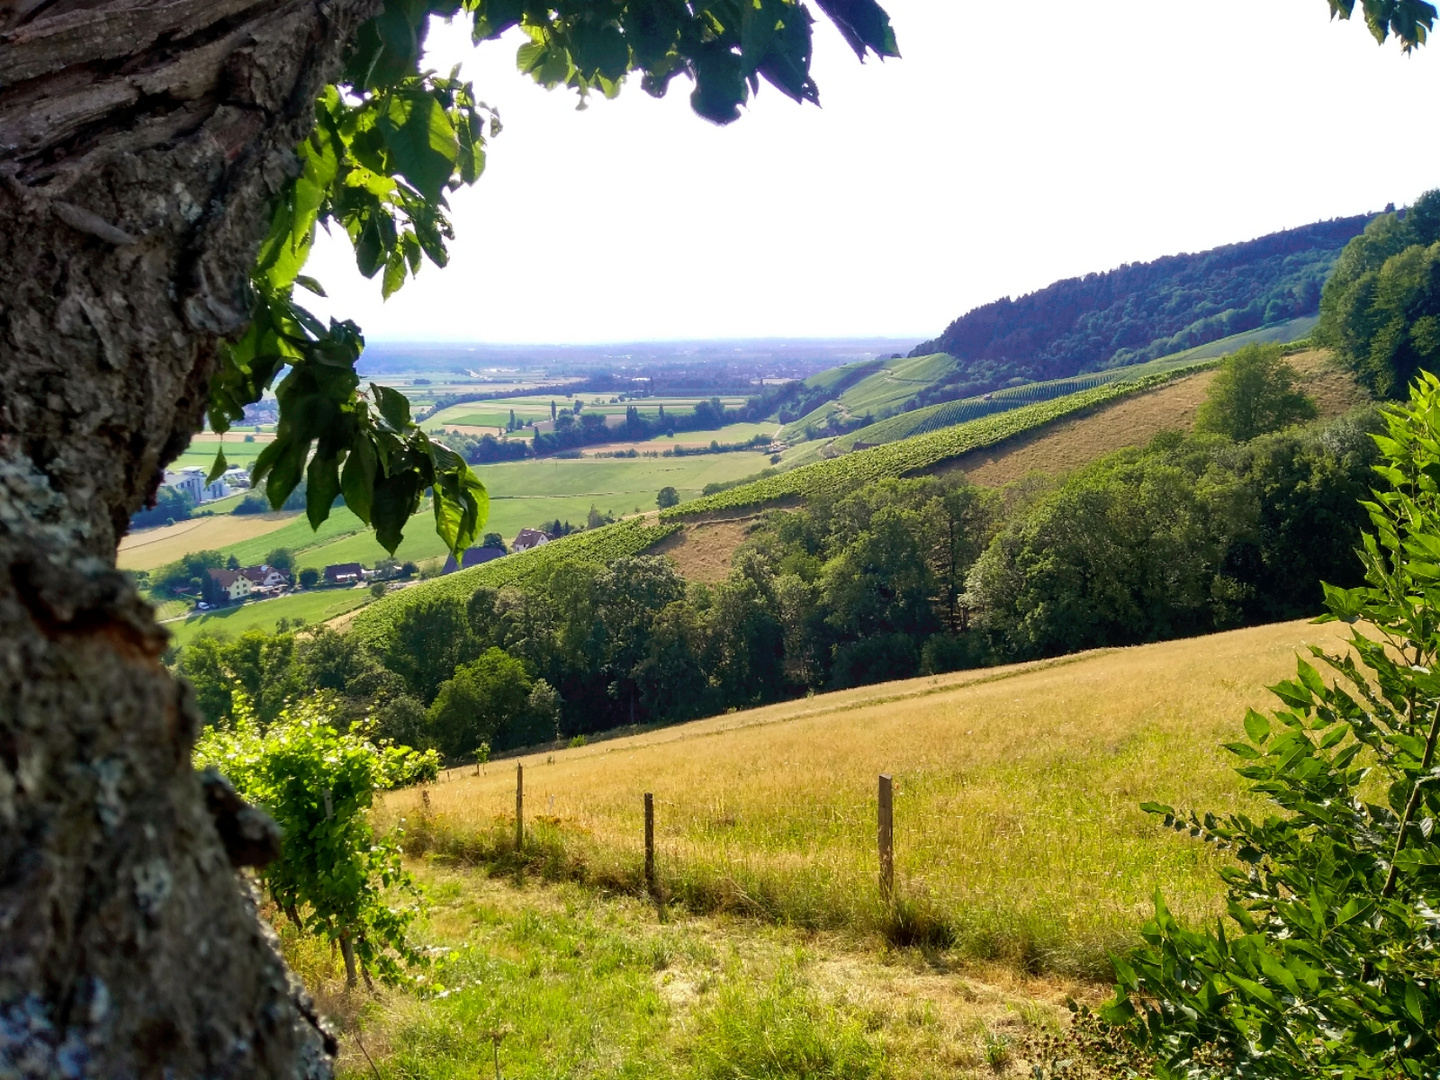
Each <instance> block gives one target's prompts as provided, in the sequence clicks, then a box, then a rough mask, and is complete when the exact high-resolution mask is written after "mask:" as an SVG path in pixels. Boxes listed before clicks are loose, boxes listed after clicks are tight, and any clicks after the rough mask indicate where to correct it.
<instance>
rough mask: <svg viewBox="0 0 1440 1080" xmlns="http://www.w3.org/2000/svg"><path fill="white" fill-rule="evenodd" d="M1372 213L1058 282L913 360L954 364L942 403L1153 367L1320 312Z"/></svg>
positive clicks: (984, 311)
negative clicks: (1021, 382) (1016, 382)
mask: <svg viewBox="0 0 1440 1080" xmlns="http://www.w3.org/2000/svg"><path fill="white" fill-rule="evenodd" d="M1373 216H1374V215H1361V216H1358V217H1349V218H1336V219H1334V220H1332V221H1321V222H1316V223H1314V224H1312V225H1306V226H1303V227H1301V228H1298V229H1289V230H1287V231H1285V232H1278V233H1272V234H1271V235H1269V236H1263V237H1260V238H1259V239H1257V240H1250V241H1247V242H1245V243H1240V244H1227V245H1225V246H1224V247H1218V248H1214V249H1212V250H1210V251H1203V252H1200V253H1198V254H1194V255H1171V256H1167V257H1165V258H1162V259H1157V260H1155V261H1154V262H1149V263H1132V264H1127V265H1125V266H1121V267H1119V268H1117V269H1115V270H1110V271H1108V272H1106V273H1099V274H1087V275H1085V276H1084V277H1080V278H1069V279H1067V280H1064V281H1057V282H1055V283H1054V284H1053V285H1050V286H1048V287H1046V288H1044V289H1041V290H1039V291H1038V292H1034V293H1030V294H1028V295H1026V296H1022V297H1020V298H1019V299H1011V298H1009V297H1004V298H1002V299H1000V300H995V301H993V302H991V303H989V304H985V305H983V306H981V307H978V308H975V309H974V310H972V311H970V312H967V313H966V314H965V315H962V316H961V317H960V318H958V319H956V320H955V321H954V322H952V323H951V324H950V325H949V326H948V327H947V328H946V329H945V332H944V333H942V334H941V335H940V336H939V337H937V338H935V339H933V340H931V341H926V342H923V343H921V344H920V345H917V346H916V347H915V349H914V350H913V351H912V352H911V355H912V356H925V355H928V354H930V353H936V352H944V353H948V354H949V355H951V356H953V357H955V358H956V359H957V361H958V362H959V364H958V367H957V371H956V375H955V376H954V378H953V379H952V380H951V381H950V382H948V383H946V384H942V385H937V386H936V387H935V388H934V389H933V390H932V391H931V393H932V394H934V395H936V397H935V398H934V400H950V399H953V398H958V397H965V396H968V395H970V394H975V393H980V392H983V391H985V390H991V389H995V388H997V387H1000V386H1004V385H1006V384H1007V383H1009V382H1010V381H1011V380H1013V379H1025V380H1040V379H1058V378H1064V377H1066V376H1069V375H1076V374H1079V373H1081V372H1085V371H1098V370H1102V369H1104V368H1107V367H1118V366H1123V365H1126V364H1134V363H1138V362H1142V361H1145V360H1152V359H1155V358H1157V357H1161V356H1166V355H1168V354H1171V353H1174V352H1177V351H1179V350H1183V349H1188V348H1191V347H1194V346H1197V345H1203V344H1206V343H1207V342H1210V341H1214V340H1217V339H1219V338H1223V337H1227V336H1230V335H1233V334H1237V333H1241V332H1244V331H1249V330H1256V329H1259V328H1261V327H1267V326H1272V325H1276V324H1279V323H1283V322H1286V321H1288V320H1291V319H1296V318H1301V317H1307V316H1313V315H1316V314H1317V313H1318V312H1319V310H1320V290H1321V287H1322V286H1323V285H1324V283H1325V279H1326V278H1327V277H1328V276H1329V274H1330V271H1331V269H1333V267H1334V265H1335V260H1336V259H1337V258H1338V257H1339V255H1340V251H1341V249H1342V248H1344V246H1345V244H1346V243H1347V242H1349V241H1350V240H1351V239H1352V238H1353V237H1355V236H1357V235H1359V233H1360V232H1361V231H1362V230H1363V229H1364V228H1365V225H1366V224H1367V223H1368V222H1369V221H1370V220H1371V218H1372V217H1373ZM919 403H920V404H929V403H930V402H929V401H921V402H919Z"/></svg>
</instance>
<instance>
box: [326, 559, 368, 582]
mask: <svg viewBox="0 0 1440 1080" xmlns="http://www.w3.org/2000/svg"><path fill="white" fill-rule="evenodd" d="M364 579H365V568H364V567H363V566H361V565H360V564H359V563H358V562H342V563H335V564H333V565H331V566H327V567H325V580H326V581H328V582H329V583H330V584H331V585H353V584H354V583H355V582H357V581H363V580H364Z"/></svg>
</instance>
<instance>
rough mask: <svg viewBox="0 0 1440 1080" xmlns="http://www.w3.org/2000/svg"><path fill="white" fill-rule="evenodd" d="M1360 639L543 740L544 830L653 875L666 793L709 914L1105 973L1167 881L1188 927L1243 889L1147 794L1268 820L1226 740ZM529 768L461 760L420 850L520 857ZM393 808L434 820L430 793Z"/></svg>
mask: <svg viewBox="0 0 1440 1080" xmlns="http://www.w3.org/2000/svg"><path fill="white" fill-rule="evenodd" d="M1345 632H1348V628H1346V627H1344V626H1340V627H1339V628H1338V629H1337V628H1336V627H1335V626H1316V625H1313V624H1310V623H1306V622H1291V623H1282V624H1277V625H1273V626H1266V627H1258V628H1254V629H1248V630H1238V631H1233V632H1230V633H1224V634H1215V635H1212V636H1209V637H1204V638H1193V639H1189V640H1184V641H1174V642H1165V643H1161V644H1156V645H1147V646H1143V647H1139V648H1131V649H1116V650H1107V651H1100V652H1095V653H1089V654H1082V655H1080V656H1075V657H1069V658H1065V659H1062V660H1058V661H1049V662H1042V663H1039V664H1035V665H1028V666H1020V667H1012V668H1008V669H991V670H988V671H985V670H982V671H972V672H961V673H956V674H954V675H945V676H938V677H933V678H924V679H915V680H911V681H908V682H902V683H890V684H886V685H882V686H870V687H864V688H861V689H858V690H850V691H843V692H840V693H835V694H825V695H817V696H816V697H814V698H809V699H803V700H799V701H794V702H789V703H786V704H781V705H774V706H770V707H768V708H763V709H757V710H754V711H751V712H742V713H736V714H731V715H727V716H721V717H716V718H714V719H711V720H702V721H697V722H695V723H692V724H687V725H681V726H676V727H671V728H662V729H658V730H655V731H652V732H649V733H646V734H641V735H636V736H632V737H628V738H616V739H613V740H609V741H604V742H599V741H597V742H595V743H593V744H592V745H589V746H586V747H582V748H578V749H566V750H558V751H549V750H539V751H536V752H532V753H529V754H526V755H524V756H523V759H522V760H523V761H524V763H525V794H526V799H527V805H529V806H531V807H534V808H535V809H534V811H533V813H535V814H537V815H538V814H544V815H545V817H546V822H548V824H546V823H544V822H539V823H537V824H536V826H535V829H536V831H535V833H534V837H535V840H534V843H535V845H536V848H537V852H545V855H544V857H545V858H546V859H549V860H550V861H551V864H554V865H570V866H571V867H574V868H577V869H575V870H573V871H572V872H575V873H581V874H583V876H584V877H585V878H586V880H590V881H593V882H596V883H598V884H601V885H606V884H609V885H611V886H613V887H616V888H622V889H623V888H634V887H635V885H636V881H637V874H638V867H639V865H640V858H641V856H640V851H641V837H642V835H643V830H642V821H641V818H642V794H643V793H644V792H646V791H650V792H653V793H654V795H655V803H656V845H657V851H658V860H659V865H660V873H661V877H662V880H663V882H664V886H665V888H666V889H667V890H668V891H669V892H670V893H671V894H672V895H673V896H674V897H676V898H677V900H680V901H683V902H684V903H685V904H686V905H687V906H688V907H689V908H690V909H691V910H692V911H730V912H737V913H744V914H747V915H750V916H754V917H759V918H762V919H765V920H768V921H775V922H780V923H785V924H794V925H799V926H808V927H815V928H831V929H844V928H851V929H857V930H862V931H868V932H878V933H883V934H894V933H895V932H896V929H897V927H896V923H895V920H896V919H897V918H900V919H903V920H907V921H908V925H909V926H910V928H911V930H910V933H911V934H912V935H913V934H919V935H920V936H921V937H922V939H923V938H928V939H930V940H932V941H934V940H940V941H949V942H951V943H953V944H954V946H955V947H956V948H957V949H959V950H960V951H961V952H962V953H964V954H967V955H969V956H972V957H977V958H981V959H997V960H1004V961H1006V962H1008V963H1011V964H1014V965H1016V966H1018V967H1019V968H1020V969H1022V970H1026V971H1039V970H1048V971H1056V972H1061V973H1065V974H1069V975H1073V976H1078V977H1089V978H1098V979H1104V978H1105V977H1106V974H1107V972H1108V961H1107V959H1106V957H1107V952H1109V951H1113V950H1117V949H1123V948H1124V947H1126V946H1128V945H1130V944H1133V943H1134V942H1135V941H1136V935H1137V932H1138V929H1139V927H1140V924H1141V922H1142V921H1143V920H1144V919H1145V918H1146V917H1147V915H1148V914H1149V913H1151V911H1152V896H1153V894H1154V892H1155V890H1156V888H1157V887H1158V888H1160V889H1162V890H1163V892H1164V894H1165V897H1166V900H1167V902H1168V903H1169V904H1170V906H1171V908H1172V910H1174V911H1175V912H1177V914H1179V915H1181V916H1182V917H1184V918H1187V919H1198V918H1205V917H1207V916H1210V915H1213V914H1215V913H1216V912H1217V910H1218V905H1219V904H1220V901H1221V899H1222V896H1223V892H1222V887H1221V884H1220V881H1219V879H1218V877H1217V871H1218V870H1219V868H1220V867H1221V866H1222V865H1224V862H1223V860H1224V857H1223V856H1222V855H1218V854H1217V853H1216V852H1215V851H1214V850H1213V849H1210V848H1208V847H1207V846H1206V845H1203V844H1199V843H1195V842H1193V841H1191V840H1190V839H1189V838H1188V837H1181V836H1177V835H1176V834H1175V833H1173V832H1171V831H1169V830H1165V829H1163V828H1161V827H1160V824H1159V823H1158V822H1157V821H1156V820H1155V819H1153V818H1151V817H1150V816H1149V815H1146V814H1144V813H1142V812H1141V811H1140V809H1139V804H1140V803H1141V802H1143V801H1146V800H1155V801H1157V802H1162V803H1169V804H1171V805H1176V806H1194V807H1197V808H1199V809H1201V810H1211V811H1215V812H1217V813H1218V812H1224V811H1229V810H1245V811H1247V812H1254V810H1255V809H1256V805H1257V804H1256V803H1255V802H1254V800H1253V799H1252V798H1251V797H1249V796H1248V795H1245V794H1243V782H1242V781H1241V780H1240V778H1239V777H1237V776H1236V774H1235V772H1234V766H1235V764H1236V759H1234V758H1233V756H1232V755H1230V754H1228V753H1226V752H1225V751H1224V750H1223V749H1221V746H1220V744H1221V743H1222V742H1226V741H1230V740H1233V739H1235V738H1236V737H1238V736H1239V734H1240V733H1241V721H1242V719H1243V717H1244V715H1245V710H1246V708H1247V706H1249V707H1255V708H1260V709H1265V708H1273V707H1274V700H1273V698H1271V697H1270V695H1268V694H1267V693H1266V691H1265V690H1264V689H1263V688H1264V687H1265V686H1267V685H1272V684H1274V683H1275V682H1278V681H1279V680H1281V679H1282V678H1286V677H1293V676H1294V672H1295V654H1296V650H1297V649H1298V648H1300V647H1301V646H1302V644H1304V643H1307V642H1313V643H1316V644H1324V645H1327V646H1333V645H1334V644H1335V643H1336V641H1337V639H1338V638H1339V637H1341V635H1342V634H1343V633H1345ZM879 773H890V774H892V775H893V776H894V780H895V786H896V795H895V833H896V840H895V844H896V855H895V858H896V871H895V873H896V882H897V885H896V888H897V892H898V894H899V896H900V897H901V899H902V906H901V910H900V913H899V914H898V915H897V914H895V913H891V912H887V910H886V908H885V906H884V905H883V904H882V902H881V900H880V897H879V893H878V889H877V886H876V873H877V865H878V864H877V856H876V848H875V845H876V840H875V835H876V833H875V829H876V826H875V816H876V783H877V781H876V777H877V774H879ZM514 775H515V774H514V768H513V766H509V767H507V766H505V765H502V764H501V763H499V762H492V763H491V764H490V766H489V767H488V769H487V771H486V775H483V776H479V777H477V776H474V775H471V774H470V773H469V770H464V769H462V770H457V771H456V772H455V773H454V774H453V776H452V779H451V782H449V783H440V784H437V785H435V786H434V787H432V788H431V789H430V803H431V807H432V809H433V814H434V816H433V817H432V818H431V819H429V820H428V821H427V822H426V824H425V830H426V831H425V834H424V835H423V836H422V835H420V834H419V832H418V831H415V832H413V833H412V835H414V838H415V839H414V843H415V844H417V845H419V846H420V847H424V848H428V849H429V850H431V851H434V852H437V853H441V854H447V853H448V854H449V855H450V856H452V857H455V858H462V859H475V860H477V861H481V862H485V861H487V860H491V859H495V858H500V857H513V856H506V855H505V853H506V852H508V851H510V849H511V848H512V847H513V832H510V833H508V834H507V831H506V830H513V825H511V824H507V823H506V817H507V815H513V808H514ZM385 809H386V813H387V814H390V815H403V816H404V817H406V819H407V822H408V823H407V826H406V827H407V829H411V830H418V826H417V817H416V815H417V814H418V813H419V812H420V809H421V808H420V795H419V792H418V791H406V792H397V793H394V794H392V795H390V796H387V799H386V803H385ZM510 821H512V822H513V816H511V817H510ZM507 835H510V836H511V837H512V839H511V840H508V841H507V840H506V836H507ZM557 852H563V856H562V855H560V854H557ZM578 868H583V869H578Z"/></svg>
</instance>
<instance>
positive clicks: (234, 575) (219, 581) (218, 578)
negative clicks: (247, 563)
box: [207, 569, 255, 601]
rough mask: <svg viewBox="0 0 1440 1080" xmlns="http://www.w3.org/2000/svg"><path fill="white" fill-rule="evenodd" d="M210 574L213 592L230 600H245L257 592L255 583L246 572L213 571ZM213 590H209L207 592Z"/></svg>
mask: <svg viewBox="0 0 1440 1080" xmlns="http://www.w3.org/2000/svg"><path fill="white" fill-rule="evenodd" d="M208 573H209V575H210V582H211V590H213V591H215V592H218V593H222V594H224V596H225V598H226V599H228V600H231V601H234V600H243V599H244V598H245V597H247V596H249V595H250V594H251V593H252V592H254V591H255V582H254V581H252V580H251V579H250V577H249V576H248V575H247V574H246V573H245V571H244V570H218V569H212V570H210V571H208ZM211 590H207V592H209V591H211Z"/></svg>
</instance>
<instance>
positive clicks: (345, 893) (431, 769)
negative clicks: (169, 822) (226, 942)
mask: <svg viewBox="0 0 1440 1080" xmlns="http://www.w3.org/2000/svg"><path fill="white" fill-rule="evenodd" d="M235 699H236V700H235V708H234V712H233V716H232V721H233V723H232V725H231V726H230V727H209V728H206V729H205V732H204V734H203V735H201V737H200V740H199V741H198V742H197V743H196V746H195V754H194V759H195V765H196V767H197V768H202V769H203V768H207V767H210V768H215V769H217V770H219V771H220V772H222V773H224V774H225V776H226V777H227V778H228V779H229V780H230V782H231V783H232V784H234V786H235V789H236V791H237V792H239V794H240V795H241V796H242V797H243V798H245V799H246V800H248V801H250V802H253V803H256V804H258V805H259V806H261V807H263V808H264V809H265V810H266V812H267V813H269V814H270V816H271V817H273V818H274V819H275V821H276V823H277V824H278V825H279V826H280V829H281V832H282V834H283V840H282V844H281V853H280V857H279V858H278V859H277V860H276V861H274V862H272V863H270V864H269V865H268V866H267V867H265V869H264V870H263V871H262V874H263V878H264V882H265V887H266V889H267V890H268V891H269V893H270V897H271V899H272V900H274V902H275V905H276V907H278V908H279V909H280V910H281V911H283V912H285V914H286V915H287V916H288V917H289V918H290V920H291V921H292V922H293V923H294V924H295V926H296V927H297V928H299V929H300V930H302V931H306V932H309V933H312V934H315V935H316V936H319V937H323V938H326V939H327V940H329V941H331V942H333V943H334V944H336V945H338V946H339V948H340V950H341V952H342V954H343V955H344V958H345V965H346V971H347V974H348V976H349V981H350V983H351V985H354V983H355V981H356V967H357V963H358V965H359V970H360V972H361V973H362V974H364V976H365V978H366V979H367V980H368V979H369V978H370V972H372V971H373V972H375V973H377V974H378V975H379V977H380V978H381V980H382V981H384V982H387V983H395V982H399V981H401V980H402V979H403V977H404V967H405V966H406V965H411V964H417V963H420V962H422V960H423V957H422V956H421V955H420V953H418V952H417V951H416V950H415V948H414V947H413V946H412V945H411V944H410V942H409V940H408V939H407V937H406V931H407V929H408V927H409V925H410V923H411V921H412V920H413V919H414V917H415V915H416V913H417V911H418V907H419V901H420V892H419V887H418V886H417V885H416V884H415V882H414V880H413V879H412V878H411V876H410V874H409V873H408V872H406V870H405V869H404V867H403V866H402V865H401V852H400V844H399V836H400V833H399V831H398V830H392V831H390V832H389V833H387V834H386V835H384V836H382V837H377V836H376V835H375V832H374V829H373V828H372V826H371V824H370V816H369V811H370V806H371V803H372V802H373V800H374V797H375V792H377V791H383V790H385V789H387V788H391V787H397V786H400V785H402V784H411V783H416V782H420V781H425V780H433V779H434V778H435V776H436V775H437V774H438V772H439V767H440V759H439V756H438V755H437V754H436V753H435V751H433V750H429V751H426V752H424V753H420V752H418V751H415V750H411V749H409V748H408V747H396V746H377V745H376V744H375V743H373V742H371V741H370V740H369V739H368V738H366V737H365V735H364V734H363V732H361V731H356V730H352V731H351V732H349V733H341V732H340V731H338V730H337V729H336V728H335V727H334V725H333V720H332V716H331V710H330V709H329V707H328V706H327V704H326V703H325V702H324V700H323V699H321V700H312V701H309V702H306V703H303V704H298V705H290V706H287V707H286V708H285V709H284V710H282V711H281V713H280V715H279V717H278V718H277V719H276V721H275V722H274V723H272V724H270V725H269V726H262V725H261V723H260V721H259V718H258V717H257V716H256V715H255V712H254V709H253V708H252V707H251V705H250V703H249V701H248V700H247V699H246V698H245V696H244V695H243V694H241V693H238V692H237V693H236V695H235ZM405 898H408V902H402V903H396V902H394V901H396V900H397V899H398V900H402V901H403V900H404V899H405Z"/></svg>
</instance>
